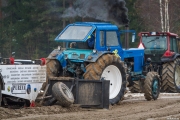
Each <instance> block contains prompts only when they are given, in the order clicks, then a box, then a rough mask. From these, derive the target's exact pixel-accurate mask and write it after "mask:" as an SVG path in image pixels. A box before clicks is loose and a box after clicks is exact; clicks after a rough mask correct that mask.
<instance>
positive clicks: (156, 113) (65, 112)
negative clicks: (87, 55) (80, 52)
mask: <svg viewBox="0 0 180 120" xmlns="http://www.w3.org/2000/svg"><path fill="white" fill-rule="evenodd" d="M0 118H1V119H9V120H83V119H91V120H110V119H111V120H140V119H142V120H145V119H148V120H154V119H157V120H180V94H177V93H175V94H161V95H160V97H159V99H158V100H156V101H146V100H145V99H144V97H143V94H131V93H127V94H126V96H125V100H123V101H122V102H121V103H120V104H118V105H114V106H110V108H109V110H107V109H84V108H80V107H78V106H77V105H73V106H72V107H71V108H62V107H61V106H59V105H53V106H47V107H45V106H43V107H34V108H23V109H8V108H0Z"/></svg>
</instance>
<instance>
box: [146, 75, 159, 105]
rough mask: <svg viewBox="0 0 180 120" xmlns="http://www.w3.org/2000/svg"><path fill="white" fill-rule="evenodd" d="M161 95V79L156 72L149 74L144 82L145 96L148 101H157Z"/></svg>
mask: <svg viewBox="0 0 180 120" xmlns="http://www.w3.org/2000/svg"><path fill="white" fill-rule="evenodd" d="M159 93H160V85H159V77H158V74H157V73H156V72H148V73H147V76H146V79H145V81H144V96H145V99H146V100H148V101H149V100H152V99H154V100H156V99H157V98H158V96H159Z"/></svg>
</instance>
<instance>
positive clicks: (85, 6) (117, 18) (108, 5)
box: [62, 0, 129, 26]
mask: <svg viewBox="0 0 180 120" xmlns="http://www.w3.org/2000/svg"><path fill="white" fill-rule="evenodd" d="M125 5H126V3H125V1H124V0H76V1H75V2H74V3H73V6H72V7H69V8H67V9H66V10H65V12H64V14H63V15H62V17H64V18H72V17H76V16H79V17H83V18H85V17H89V18H94V19H96V20H101V21H111V22H114V23H116V24H117V25H119V26H121V25H126V24H128V23H129V19H128V15H127V12H128V9H127V8H126V6H125Z"/></svg>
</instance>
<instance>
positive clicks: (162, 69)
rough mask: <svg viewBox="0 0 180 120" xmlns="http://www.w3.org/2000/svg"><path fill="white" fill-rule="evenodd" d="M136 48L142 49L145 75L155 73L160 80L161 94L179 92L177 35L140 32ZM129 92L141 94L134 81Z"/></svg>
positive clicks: (179, 65) (139, 86)
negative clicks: (145, 65) (150, 72)
mask: <svg viewBox="0 0 180 120" xmlns="http://www.w3.org/2000/svg"><path fill="white" fill-rule="evenodd" d="M138 36H139V37H140V44H139V47H138V48H144V57H145V58H144V59H145V61H146V62H147V64H148V65H147V67H145V69H146V70H145V71H146V72H145V73H144V74H146V73H147V72H148V71H155V72H157V73H158V74H159V76H160V78H161V82H160V83H161V92H171V93H172V92H180V47H179V45H180V44H179V39H178V35H177V34H174V33H170V32H140V33H139V34H138ZM134 83H135V84H134V85H133V87H131V88H130V91H131V92H134V93H135V92H142V89H141V88H142V87H141V86H142V84H143V82H142V81H140V82H139V81H136V82H134Z"/></svg>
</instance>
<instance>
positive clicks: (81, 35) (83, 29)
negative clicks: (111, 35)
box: [55, 23, 96, 42]
mask: <svg viewBox="0 0 180 120" xmlns="http://www.w3.org/2000/svg"><path fill="white" fill-rule="evenodd" d="M95 28H96V27H95V26H94V25H90V24H78V23H74V24H69V25H68V26H66V27H65V28H64V30H63V31H62V32H61V33H60V34H59V35H58V36H57V37H56V38H55V41H62V42H72V41H74V42H85V41H86V40H87V39H88V36H89V35H91V34H92V32H93V31H94V30H95Z"/></svg>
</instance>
